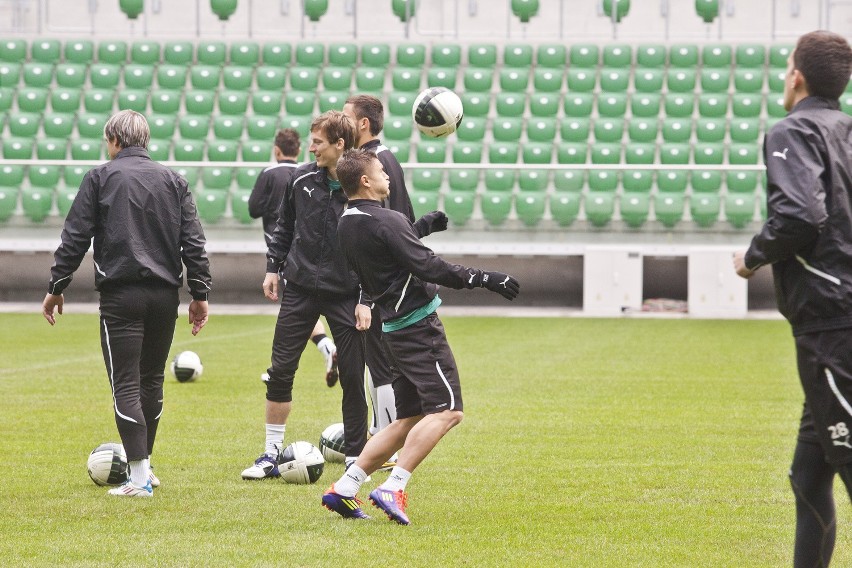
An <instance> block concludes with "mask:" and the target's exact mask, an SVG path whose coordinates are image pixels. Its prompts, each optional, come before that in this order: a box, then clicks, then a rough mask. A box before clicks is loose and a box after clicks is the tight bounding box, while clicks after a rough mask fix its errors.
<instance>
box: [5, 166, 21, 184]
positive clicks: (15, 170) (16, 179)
mask: <svg viewBox="0 0 852 568" xmlns="http://www.w3.org/2000/svg"><path fill="white" fill-rule="evenodd" d="M23 182H24V166H19V165H17V164H15V165H12V164H6V165H4V166H0V186H3V187H15V188H17V187H19V186H20V185H21V184H22V183H23Z"/></svg>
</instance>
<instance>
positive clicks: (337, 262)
mask: <svg viewBox="0 0 852 568" xmlns="http://www.w3.org/2000/svg"><path fill="white" fill-rule="evenodd" d="M354 145H355V127H354V125H353V124H352V121H351V120H349V118H347V117H346V116H345V115H344V114H343V113H342V112H339V111H329V112H326V113H323V114H321V115H320V116H318V117H317V118H315V119H314V121H313V123H312V124H311V145H310V151H311V153H313V154H314V157H315V159H316V160H315V161H314V162H310V163H307V164H303V165H301V166H299V167H298V168H296V170H295V171H294V172H293V178H292V179H291V180H290V183H289V184H288V185H287V190H286V191H285V192H284V200H283V202H282V205H281V214H280V216H279V217H278V219H277V221H276V227H275V231H274V233H273V235H272V242H271V243H270V245H269V250H268V251H267V254H266V257H267V263H266V277H265V278H264V280H263V292H264V295H265V296H266V297H267V298H268V299H269V300H271V301H277V300H278V299H279V295H280V300H281V309H280V311H279V313H278V321H277V323H276V325H275V336H274V338H273V341H272V365H271V366H270V367H269V369H268V371H267V372H268V374H269V380H268V381H267V382H266V446H265V448H264V451H263V453H262V454H261V455H260V457H259V458H257V459H256V460H255V463H254V464H253V465H252V466H251V467H249V468H247V469H246V470H244V471H243V472H242V477H243V478H244V479H262V478H265V477H278V476H279V472H278V461H279V455H280V453H281V451H282V449H283V446H284V432H285V428H286V424H287V418H288V417H289V415H290V409H291V407H292V400H293V397H292V393H293V379H294V377H295V374H296V369H297V368H298V365H299V357H300V356H301V354H302V351H303V350H304V349H305V344H306V343H307V341H308V337H309V336H310V333H311V330H312V329H313V327H314V324H315V323H316V321H317V318H319V316H320V315H324V316H325V318H326V321H327V322H328V325H329V327H330V329H331V332H332V334H333V335H334V339H335V341H336V342H337V353H338V357H339V360H340V386H341V387H342V389H343V402H342V413H343V425H344V432H345V439H346V446H345V452H344V455H345V456H346V457H347V459H348V460H349V461H354V459H355V457H357V456H358V454H360V453H361V450H362V449H363V448H364V444H365V443H366V441H367V401H366V398H365V395H364V342H363V335H362V333H361V332H362V331H364V330H366V329H367V328H368V327H369V326H370V308H369V304H370V303H371V300H370V299H369V298H368V297H367V296H365V295H363V294H362V293H361V288H360V286H359V282H358V277H357V276H356V275H355V274H354V273H353V272H352V271H351V270H350V269H349V267H348V266H347V264H346V260H345V259H344V258H343V253H342V252H341V250H340V245H339V244H338V240H337V220H338V218H339V217H340V214H341V213H342V212H343V209H344V207H345V206H346V196H345V195H343V192H342V191H341V190H340V182H338V181H337V169H336V168H337V160H338V158H340V155H341V154H342V153H343V151H344V150H346V149H349V148H352V147H353V146H354ZM279 273H281V275H282V276H281V283H282V284H283V286H281V285H279Z"/></svg>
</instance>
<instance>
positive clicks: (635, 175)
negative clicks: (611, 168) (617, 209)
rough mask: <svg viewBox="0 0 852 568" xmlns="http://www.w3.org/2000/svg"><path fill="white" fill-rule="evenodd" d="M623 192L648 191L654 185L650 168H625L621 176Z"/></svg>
mask: <svg viewBox="0 0 852 568" xmlns="http://www.w3.org/2000/svg"><path fill="white" fill-rule="evenodd" d="M621 185H622V186H623V187H624V191H625V193H648V192H650V191H651V188H652V187H654V172H652V171H651V170H625V171H624V172H623V175H622V178H621Z"/></svg>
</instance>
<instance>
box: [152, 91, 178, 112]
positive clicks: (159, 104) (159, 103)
mask: <svg viewBox="0 0 852 568" xmlns="http://www.w3.org/2000/svg"><path fill="white" fill-rule="evenodd" d="M179 109H180V91H170V90H165V89H157V90H156V91H154V94H153V95H151V110H152V111H154V112H155V113H160V114H177V112H178V110H179Z"/></svg>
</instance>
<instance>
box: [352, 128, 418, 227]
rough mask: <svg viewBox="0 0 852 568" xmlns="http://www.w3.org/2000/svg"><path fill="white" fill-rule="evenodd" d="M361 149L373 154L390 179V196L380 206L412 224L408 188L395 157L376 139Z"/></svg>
mask: <svg viewBox="0 0 852 568" xmlns="http://www.w3.org/2000/svg"><path fill="white" fill-rule="evenodd" d="M361 149H362V150H369V151H370V152H373V153H374V154H375V155H376V157H377V158H378V159H379V162H381V163H382V168H384V170H385V173H386V174H388V177H389V178H390V195H389V196H388V198H387V199H386V200H385V201H384V203H383V204H382V206H383V207H389V208H391V209H393V210H394V211H399V212H400V213H402V214H403V215H405V216H406V217H408V220H409V221H411V222H412V223H413V222H414V207H413V206H412V205H411V196H410V195H408V188H407V187H406V186H405V174H403V172H402V166H400V165H399V161H398V160H397V159H396V156H394V155H393V153H392V152H391V151H390V150H389V149H388V147H387V146H385V145H384V144H382V143H381V141H379V140H378V139H376V140H370V141H369V142H367V143H366V144H364V145H363V146H361Z"/></svg>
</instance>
